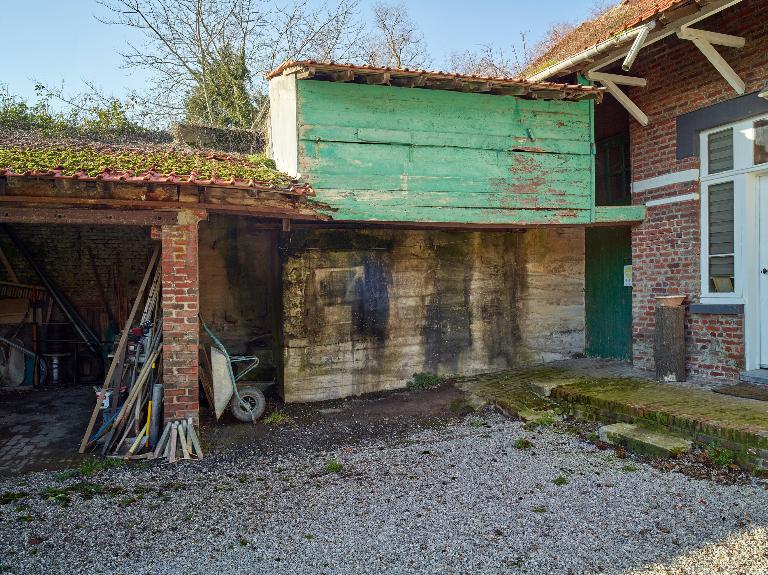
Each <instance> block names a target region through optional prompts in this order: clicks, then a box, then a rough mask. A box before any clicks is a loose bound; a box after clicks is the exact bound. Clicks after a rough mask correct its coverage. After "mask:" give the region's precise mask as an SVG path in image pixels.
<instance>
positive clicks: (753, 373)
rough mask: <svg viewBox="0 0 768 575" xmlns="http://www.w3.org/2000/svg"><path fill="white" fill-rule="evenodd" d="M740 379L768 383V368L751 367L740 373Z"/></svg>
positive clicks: (746, 381)
mask: <svg viewBox="0 0 768 575" xmlns="http://www.w3.org/2000/svg"><path fill="white" fill-rule="evenodd" d="M739 381H743V382H745V383H756V384H758V385H759V384H763V385H768V369H751V370H749V371H742V372H741V373H740V374H739Z"/></svg>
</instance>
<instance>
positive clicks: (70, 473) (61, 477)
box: [53, 469, 80, 481]
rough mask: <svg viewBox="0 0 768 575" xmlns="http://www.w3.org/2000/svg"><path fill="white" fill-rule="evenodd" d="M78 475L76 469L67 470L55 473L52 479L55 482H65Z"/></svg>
mask: <svg viewBox="0 0 768 575" xmlns="http://www.w3.org/2000/svg"><path fill="white" fill-rule="evenodd" d="M78 475H80V472H79V471H78V470H77V469H67V470H66V471H61V472H59V473H56V474H55V475H54V476H53V477H54V479H56V481H66V480H67V479H72V478H73V477H77V476H78Z"/></svg>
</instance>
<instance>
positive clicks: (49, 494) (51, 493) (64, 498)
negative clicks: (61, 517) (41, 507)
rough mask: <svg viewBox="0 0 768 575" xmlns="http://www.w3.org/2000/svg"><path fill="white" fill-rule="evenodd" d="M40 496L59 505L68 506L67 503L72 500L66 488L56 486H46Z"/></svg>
mask: <svg viewBox="0 0 768 575" xmlns="http://www.w3.org/2000/svg"><path fill="white" fill-rule="evenodd" d="M40 496H41V497H42V498H43V499H45V500H46V501H53V502H54V503H56V504H57V505H59V506H61V507H69V504H70V503H71V502H72V498H71V497H70V496H69V493H67V491H66V489H59V488H57V487H46V488H45V490H44V491H43V492H42V493H41V494H40Z"/></svg>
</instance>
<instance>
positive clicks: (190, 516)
mask: <svg viewBox="0 0 768 575" xmlns="http://www.w3.org/2000/svg"><path fill="white" fill-rule="evenodd" d="M193 517H194V515H192V514H191V513H187V514H186V515H185V516H184V521H192V518H193Z"/></svg>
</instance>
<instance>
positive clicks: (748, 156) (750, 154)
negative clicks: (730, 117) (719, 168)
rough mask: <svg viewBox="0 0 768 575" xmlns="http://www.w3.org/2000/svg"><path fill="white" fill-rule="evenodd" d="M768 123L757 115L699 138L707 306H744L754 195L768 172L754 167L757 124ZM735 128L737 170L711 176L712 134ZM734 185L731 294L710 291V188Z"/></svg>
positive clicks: (702, 267)
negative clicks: (760, 175) (759, 178)
mask: <svg viewBox="0 0 768 575" xmlns="http://www.w3.org/2000/svg"><path fill="white" fill-rule="evenodd" d="M759 120H768V115H765V114H763V115H759V116H753V117H751V118H748V119H746V120H741V121H739V122H735V123H732V124H725V125H722V126H718V127H716V128H712V129H709V130H705V131H702V132H701V134H700V135H699V138H700V140H699V150H700V158H701V166H700V174H701V175H700V181H701V201H700V208H701V220H700V231H701V262H700V263H701V265H700V270H701V292H700V301H701V303H704V304H744V303H745V285H746V282H747V281H748V276H749V275H750V274H747V273H746V270H745V265H746V260H747V258H746V257H745V255H746V254H745V247H748V246H747V241H748V239H749V238H747V237H745V236H746V235H751V233H750V230H752V228H753V226H752V225H748V224H749V222H750V221H751V219H754V214H750V213H749V211H750V207H749V206H751V205H752V203H753V202H752V201H750V196H751V192H752V189H753V188H754V185H755V181H756V177H755V176H756V174H757V173H759V172H765V171H766V170H768V163H765V164H758V165H754V139H755V132H754V128H753V126H754V123H755V122H757V121H759ZM728 128H733V169H732V170H728V171H726V172H717V173H715V174H710V173H709V157H708V155H709V145H708V144H709V142H708V138H709V135H710V134H713V133H716V132H720V131H722V130H727V129H728ZM728 181H732V182H733V204H734V206H733V209H734V215H733V218H734V219H733V225H734V238H733V242H734V245H733V249H734V269H733V273H734V284H735V285H734V291H733V292H730V293H721V292H710V290H709V187H710V186H712V185H714V184H720V183H723V182H728Z"/></svg>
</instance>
